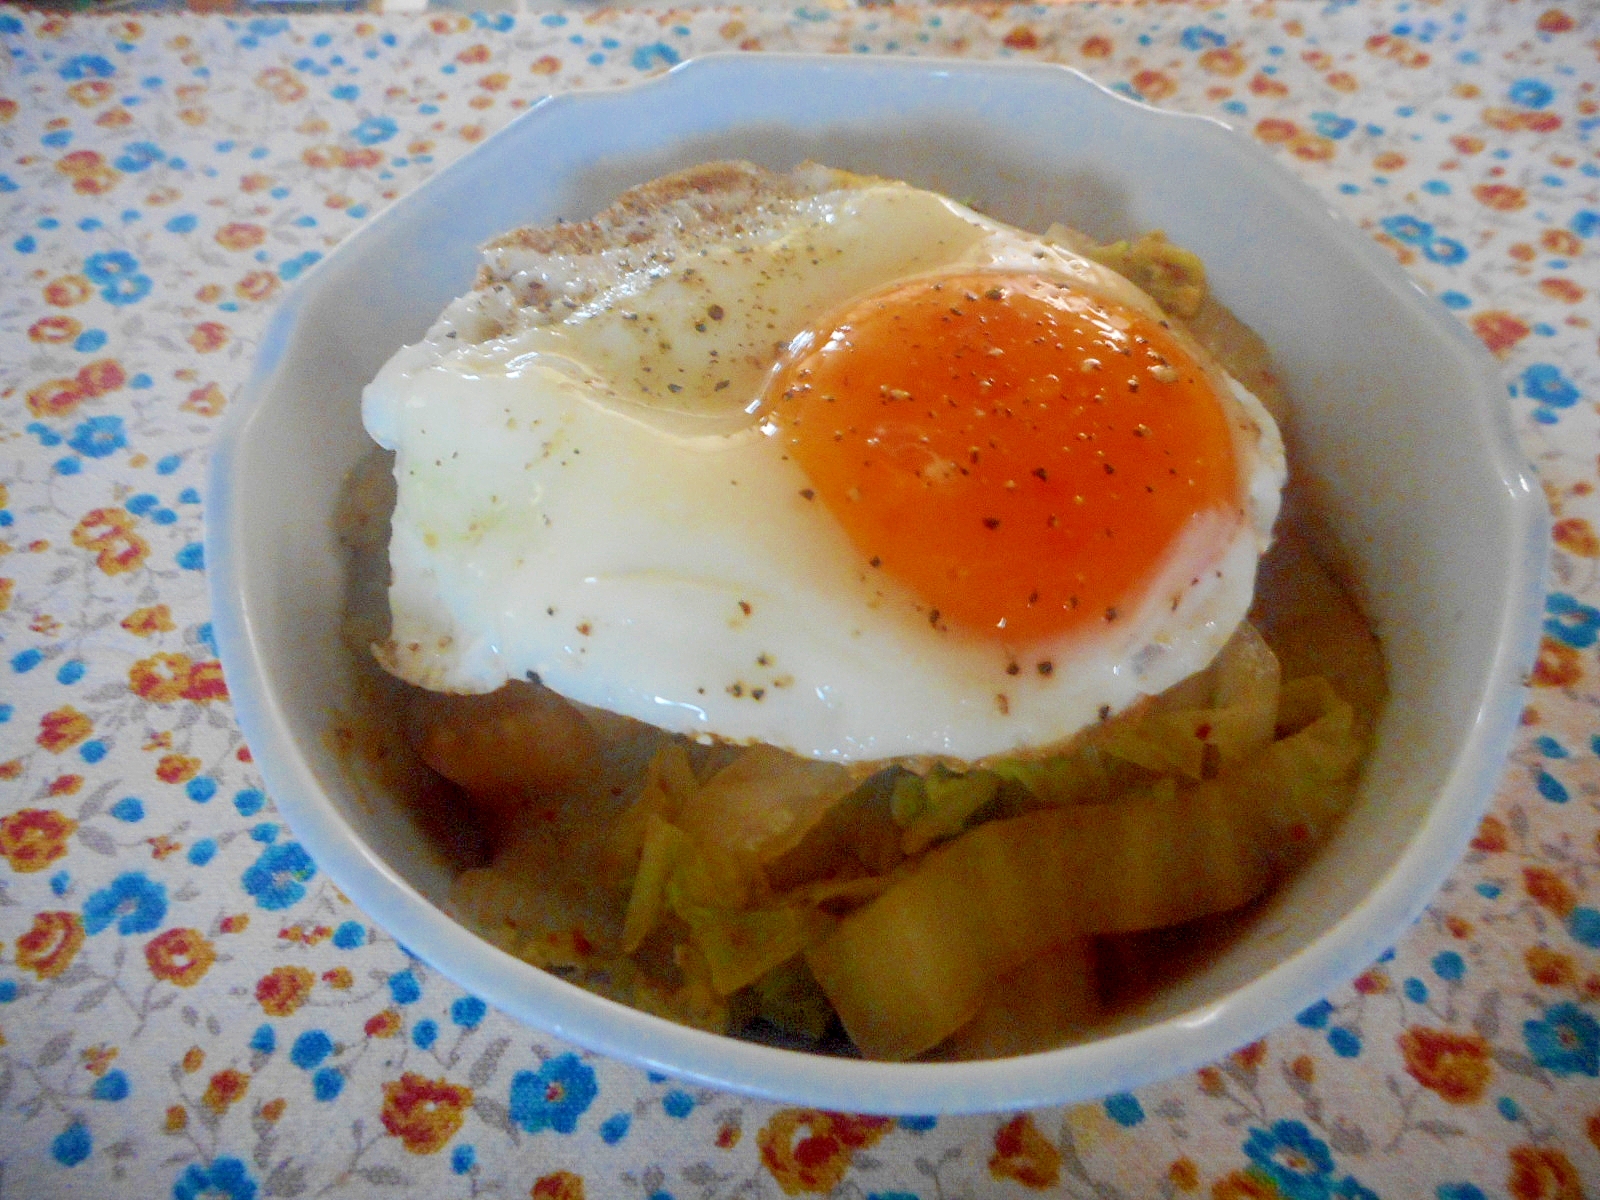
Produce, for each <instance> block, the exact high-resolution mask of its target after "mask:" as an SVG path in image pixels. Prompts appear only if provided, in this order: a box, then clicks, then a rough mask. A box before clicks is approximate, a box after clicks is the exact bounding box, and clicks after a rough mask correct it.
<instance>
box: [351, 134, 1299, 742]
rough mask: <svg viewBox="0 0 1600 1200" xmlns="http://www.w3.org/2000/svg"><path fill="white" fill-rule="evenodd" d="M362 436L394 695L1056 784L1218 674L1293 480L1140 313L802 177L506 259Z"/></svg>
mask: <svg viewBox="0 0 1600 1200" xmlns="http://www.w3.org/2000/svg"><path fill="white" fill-rule="evenodd" d="M363 415H364V420H365V423H366V426H367V429H368V430H369V432H370V434H371V435H372V437H373V438H374V439H375V440H376V441H377V442H379V443H380V444H381V445H383V446H385V447H387V448H389V449H391V450H393V451H394V452H395V468H394V469H395V478H396V481H397V484H398V498H397V501H396V505H395V509H394V513H393V517H392V524H391V541H390V566H391V573H392V574H391V585H390V594H389V595H390V609H391V616H392V631H391V636H390V638H389V639H388V641H387V642H385V643H383V644H382V645H381V646H380V647H378V653H379V657H380V658H381V659H382V660H383V661H384V663H385V665H386V666H387V667H388V668H389V669H390V670H391V671H393V672H394V673H395V674H397V675H399V676H400V677H401V678H404V679H406V680H408V681H410V682H412V683H415V684H417V685H419V686H421V687H424V688H429V689H433V690H439V691H452V692H485V691H490V690H492V689H494V688H496V687H498V686H499V685H500V684H502V683H503V682H505V681H506V680H508V679H522V678H537V679H539V680H541V681H542V682H543V683H545V684H546V685H548V686H549V687H551V688H553V689H554V690H556V691H557V692H559V693H561V694H563V695H565V696H567V697H569V698H571V699H573V700H576V701H579V702H581V703H584V704H588V705H592V706H596V707H599V708H604V709H608V710H611V711H613V712H617V713H621V714H624V715H626V716H629V717H634V718H637V719H640V720H643V721H646V722H649V723H651V724H654V725H657V726H659V727H662V728H664V729H667V730H669V731H672V732H677V733H684V734H689V735H692V736H695V737H698V738H700V739H702V740H710V739H717V740H726V741H731V742H737V743H757V742H759V743H767V744H771V745H775V746H778V747H782V748H784V749H788V750H791V751H793V752H795V753H798V754H801V755H805V756H808V757H812V758H817V759H824V760H831V761H836V762H841V763H873V762H879V761H882V760H889V759H905V758H920V759H929V758H933V759H939V760H944V761H956V762H976V761H982V760H985V759H991V758H994V757H997V756H1003V755H1014V754H1026V753H1032V752H1037V751H1041V750H1044V749H1048V748H1050V747H1053V746H1057V745H1059V744H1061V743H1062V742H1064V741H1065V740H1067V739H1069V738H1071V737H1072V736H1073V735H1074V734H1076V733H1077V732H1078V731H1080V730H1082V729H1083V728H1084V727H1085V726H1087V725H1090V724H1092V723H1094V722H1096V721H1098V720H1103V719H1105V718H1106V717H1107V716H1109V715H1110V714H1112V713H1115V712H1118V711H1120V710H1122V709H1124V708H1126V707H1127V706H1128V705H1130V704H1131V703H1133V702H1134V701H1135V700H1137V699H1138V698H1139V697H1140V696H1142V695H1149V694H1155V693H1158V692H1160V691H1163V690H1164V689H1166V688H1167V687H1169V686H1171V685H1172V684H1174V683H1177V682H1178V681H1180V680H1182V679H1184V678H1186V677H1188V676H1190V675H1192V674H1194V673H1195V672H1197V671H1200V670H1202V669H1203V668H1204V667H1205V666H1206V665H1207V664H1208V663H1209V662H1210V661H1211V659H1212V658H1213V657H1214V656H1215V654H1216V652H1217V651H1218V650H1219V649H1220V648H1221V646H1222V645H1223V643H1224V642H1226V640H1227V639H1228V637H1229V636H1230V634H1231V633H1232V631H1233V630H1234V628H1235V627H1236V626H1237V625H1238V623H1239V621H1240V620H1241V619H1242V618H1243V616H1244V614H1245V611H1246V609H1247V608H1248V607H1249V604H1250V598H1251V592H1252V586H1253V580H1254V577H1255V570H1256V563H1257V559H1258V557H1259V556H1260V554H1261V553H1262V552H1263V551H1264V550H1265V549H1266V547H1267V545H1268V543H1269V540H1270V536H1271V529H1272V524H1273V521H1274V519H1275V517H1276V515H1277V511H1278V506H1279V497H1280V493H1281V490H1282V487H1283V483H1284V478H1285V464H1284V452H1283V446H1282V443H1281V441H1280V438H1279V434H1278V431H1277V428H1276V426H1275V425H1274V423H1273V421H1272V419H1271V418H1270V417H1269V416H1268V414H1267V413H1266V411H1265V410H1264V409H1263V408H1262V406H1261V405H1260V403H1259V402H1258V401H1257V400H1256V399H1255V398H1254V397H1253V396H1252V395H1251V394H1250V393H1249V392H1248V391H1246V390H1245V389H1244V388H1243V387H1242V386H1240V385H1239V384H1237V383H1236V382H1234V381H1233V380H1231V379H1230V378H1229V377H1227V376H1226V375H1225V374H1224V373H1223V372H1222V371H1221V369H1220V368H1218V367H1217V366H1216V365H1215V364H1214V363H1213V362H1211V361H1210V360H1209V359H1208V358H1207V356H1206V355H1205V354H1204V353H1203V352H1202V351H1200V350H1199V349H1198V348H1197V347H1196V346H1195V345H1194V344H1193V343H1192V342H1191V341H1190V340H1189V339H1188V338H1187V337H1186V336H1185V335H1184V334H1182V333H1181V332H1180V331H1178V330H1176V329H1174V328H1172V327H1171V326H1170V324H1169V322H1168V321H1167V320H1166V319H1165V318H1164V317H1163V315H1162V313H1161V311H1160V309H1159V308H1157V307H1156V306H1155V304H1154V303H1153V302H1152V301H1151V300H1150V299H1149V298H1148V297H1147V296H1145V295H1144V294H1143V293H1142V292H1140V291H1139V290H1138V289H1136V288H1135V287H1133V285H1131V284H1130V283H1128V282H1127V281H1126V280H1124V279H1122V278H1121V277H1120V276H1118V275H1116V274H1114V273H1113V272H1111V271H1109V270H1107V269H1106V268H1103V267H1101V266H1099V265H1098V264H1096V263H1094V262H1092V261H1090V260H1088V259H1086V258H1083V257H1081V256H1079V255H1077V254H1075V253H1072V252H1071V251H1069V250H1068V249H1066V248H1065V247H1063V246H1061V245H1058V244H1055V243H1053V242H1050V241H1047V240H1045V239H1042V238H1041V237H1039V236H1037V235H1033V234H1028V233H1025V232H1023V231H1020V230H1017V229H1014V228H1011V227H1009V226H1007V225H1004V224H1002V223H1000V222H998V221H995V220H991V219H990V218H988V217H986V216H983V215H980V214H979V213H977V212H974V211H972V210H971V209H969V208H967V207H964V206H963V205H961V204H959V203H957V202H955V201H953V200H951V199H949V198H947V197H944V196H942V195H939V194H937V193H935V192H931V191H927V190H923V189H919V188H916V187H912V186H910V185H907V184H904V183H899V182H894V181H889V180H883V179H877V178H871V177H865V176H858V175H852V174H849V173H846V172H842V171H836V170H832V169H829V168H826V167H821V166H817V165H814V164H808V165H805V166H802V167H800V168H797V169H796V170H795V171H793V172H790V173H788V174H782V175H780V174H774V173H771V172H767V171H764V170H762V169H760V168H756V167H753V166H750V165H747V164H737V163H718V164H710V165H707V166H704V167H700V168H696V169H694V170H691V171H687V172H683V173H681V174H679V175H675V176H669V177H666V178H664V179H661V180H657V181H655V182H653V183H651V184H648V185H645V186H643V187H640V188H637V189H634V190H633V191H631V192H628V193H626V194H624V195H623V196H622V197H620V198H619V199H618V200H617V202H616V203H615V204H614V205H613V206H612V207H611V208H609V209H607V210H606V211H605V212H604V213H602V214H600V216H598V217H596V218H595V219H594V220H592V221H585V222H576V223H571V224H558V225H555V226H551V227H548V228H545V229H524V230H518V231H514V232H512V233H510V234H508V235H506V236H504V237H502V238H500V239H498V240H496V241H495V242H493V243H491V244H490V245H488V246H487V247H486V248H485V249H484V252H483V266H482V267H481V268H480V272H479V279H478V284H477V286H476V287H475V288H474V290H473V291H472V292H471V293H470V294H468V295H467V296H465V297H463V298H461V299H460V300H458V301H457V302H456V303H455V304H453V305H452V306H451V307H450V308H449V309H447V310H446V312H445V313H444V314H443V316H442V317H441V318H440V319H439V321H438V322H437V323H436V324H435V326H434V327H433V329H432V330H431V331H430V332H429V333H428V335H427V336H426V338H425V339H424V340H423V341H421V342H420V343H418V344H416V345H412V346H408V347H406V348H404V349H402V350H401V351H400V352H399V353H397V354H396V355H395V356H394V357H393V359H391V360H390V362H389V363H388V364H387V365H386V366H385V367H384V368H383V369H382V371H381V372H380V373H379V374H378V376H377V377H376V379H375V380H374V381H373V382H372V383H371V384H370V385H369V387H368V388H367V390H366V392H365V395H364V398H363Z"/></svg>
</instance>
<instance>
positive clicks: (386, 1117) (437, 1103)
mask: <svg viewBox="0 0 1600 1200" xmlns="http://www.w3.org/2000/svg"><path fill="white" fill-rule="evenodd" d="M471 1105H472V1089H471V1088H467V1087H460V1086H458V1085H456V1084H453V1083H450V1082H448V1081H446V1080H443V1079H428V1078H425V1077H424V1076H421V1075H418V1074H416V1073H415V1072H412V1071H407V1072H406V1073H405V1074H404V1075H402V1076H400V1078H399V1079H395V1080H391V1081H390V1082H388V1083H386V1084H384V1085H383V1113H382V1117H383V1127H384V1128H385V1129H387V1130H388V1131H389V1133H390V1134H391V1135H392V1136H394V1137H397V1138H399V1139H400V1144H401V1145H402V1146H404V1147H405V1148H406V1149H407V1150H409V1151H410V1152H411V1153H412V1154H434V1153H436V1152H437V1151H439V1150H440V1149H442V1148H443V1147H444V1144H445V1143H446V1142H448V1141H449V1140H450V1139H451V1138H453V1137H454V1136H455V1134H456V1130H458V1129H460V1128H461V1122H462V1119H463V1118H464V1116H465V1114H466V1110H467V1109H468V1108H469V1107H471Z"/></svg>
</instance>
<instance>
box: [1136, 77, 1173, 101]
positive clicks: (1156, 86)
mask: <svg viewBox="0 0 1600 1200" xmlns="http://www.w3.org/2000/svg"><path fill="white" fill-rule="evenodd" d="M1133 88H1134V91H1136V92H1138V93H1139V94H1140V95H1141V96H1143V97H1144V98H1145V99H1146V100H1151V101H1155V100H1165V99H1166V98H1167V97H1168V96H1170V95H1172V93H1173V92H1175V91H1177V90H1178V84H1177V81H1176V80H1174V79H1173V78H1172V76H1170V75H1168V74H1167V73H1166V72H1165V71H1140V72H1139V73H1138V74H1137V75H1135V76H1134V77H1133Z"/></svg>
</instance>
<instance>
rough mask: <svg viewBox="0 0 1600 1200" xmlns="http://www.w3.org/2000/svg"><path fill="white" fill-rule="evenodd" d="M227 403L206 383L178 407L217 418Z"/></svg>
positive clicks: (216, 388)
mask: <svg viewBox="0 0 1600 1200" xmlns="http://www.w3.org/2000/svg"><path fill="white" fill-rule="evenodd" d="M268 278H270V279H274V280H275V279H276V278H277V276H275V275H272V276H268ZM227 403H228V398H227V397H226V396H224V395H223V394H222V389H221V388H219V387H218V386H217V385H216V384H214V383H208V384H206V385H205V386H204V387H197V388H195V389H194V391H192V392H190V393H189V396H188V399H186V400H185V401H184V402H183V403H182V404H180V405H179V406H178V407H179V408H181V409H183V410H184V411H185V412H192V413H199V414H200V415H201V416H202V417H218V416H221V415H222V410H223V407H224V406H225V405H226V404H227Z"/></svg>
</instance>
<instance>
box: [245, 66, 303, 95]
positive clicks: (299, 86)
mask: <svg viewBox="0 0 1600 1200" xmlns="http://www.w3.org/2000/svg"><path fill="white" fill-rule="evenodd" d="M256 86H257V87H259V88H265V89H266V90H267V91H268V92H270V93H271V94H272V98H273V99H274V100H276V101H278V102H279V103H280V104H293V103H294V102H295V101H296V100H303V99H304V98H305V94H306V85H305V84H303V83H301V82H300V80H299V79H297V78H296V77H295V75H294V72H292V71H290V70H288V69H287V68H284V67H268V68H267V69H266V70H265V71H263V72H261V74H259V75H257V76H256Z"/></svg>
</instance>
